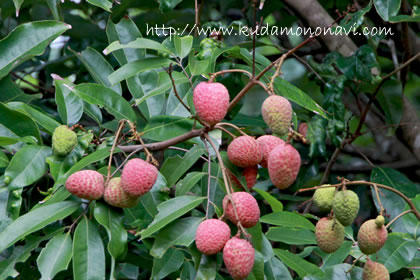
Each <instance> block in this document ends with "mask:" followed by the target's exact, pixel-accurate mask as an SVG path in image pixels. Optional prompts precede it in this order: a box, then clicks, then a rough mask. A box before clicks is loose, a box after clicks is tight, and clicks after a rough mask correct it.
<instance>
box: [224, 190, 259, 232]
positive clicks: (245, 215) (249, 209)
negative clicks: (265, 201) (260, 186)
mask: <svg viewBox="0 0 420 280" xmlns="http://www.w3.org/2000/svg"><path fill="white" fill-rule="evenodd" d="M231 195H232V200H233V203H234V204H235V208H236V212H237V214H238V217H239V221H240V222H241V224H242V226H243V227H245V228H249V227H253V226H255V225H256V224H257V223H258V220H259V219H260V208H259V207H258V203H257V200H256V199H255V198H254V197H253V196H252V195H251V194H249V193H247V192H235V193H232V194H231ZM223 209H224V211H225V215H226V217H227V218H228V219H229V220H230V221H231V222H232V223H234V224H235V225H236V224H238V219H236V215H235V211H234V209H233V206H232V203H231V202H230V200H229V195H226V196H225V198H224V199H223Z"/></svg>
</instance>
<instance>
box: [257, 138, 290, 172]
mask: <svg viewBox="0 0 420 280" xmlns="http://www.w3.org/2000/svg"><path fill="white" fill-rule="evenodd" d="M257 143H258V145H259V146H260V147H261V150H262V152H263V159H262V160H261V162H260V165H261V166H262V167H264V168H267V166H268V164H267V161H268V157H269V155H270V152H271V151H272V150H273V149H274V148H275V147H276V146H277V145H285V144H286V143H285V142H284V141H283V140H282V139H280V138H278V137H276V136H273V135H263V136H260V137H258V138H257Z"/></svg>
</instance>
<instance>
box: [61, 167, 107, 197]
mask: <svg viewBox="0 0 420 280" xmlns="http://www.w3.org/2000/svg"><path fill="white" fill-rule="evenodd" d="M66 189H67V190H68V191H69V192H70V193H72V194H74V195H75V196H77V197H80V198H84V199H88V200H97V199H100V198H101V197H102V195H103V194H104V177H103V176H102V174H101V173H99V172H97V171H94V170H81V171H77V172H75V173H73V174H71V175H70V176H69V177H68V178H67V181H66Z"/></svg>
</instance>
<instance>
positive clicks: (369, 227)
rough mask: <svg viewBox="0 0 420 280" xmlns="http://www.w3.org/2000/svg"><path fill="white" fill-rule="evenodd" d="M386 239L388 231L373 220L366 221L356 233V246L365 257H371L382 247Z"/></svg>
mask: <svg viewBox="0 0 420 280" xmlns="http://www.w3.org/2000/svg"><path fill="white" fill-rule="evenodd" d="M387 237H388V231H387V230H386V228H385V226H384V225H383V224H382V225H380V226H378V225H377V224H376V223H375V219H371V220H368V221H366V222H364V223H363V224H362V226H361V227H360V229H359V232H358V233H357V244H358V245H359V248H360V251H362V252H363V253H364V254H366V255H371V254H374V253H376V252H377V251H379V250H380V249H381V248H382V246H384V244H385V242H386V239H387Z"/></svg>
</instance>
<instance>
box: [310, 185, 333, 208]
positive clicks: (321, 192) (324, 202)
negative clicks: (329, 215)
mask: <svg viewBox="0 0 420 280" xmlns="http://www.w3.org/2000/svg"><path fill="white" fill-rule="evenodd" d="M334 194H335V188H334V187H331V188H320V189H317V190H316V191H315V193H314V203H315V205H316V206H317V207H318V208H319V210H321V211H324V212H328V211H331V209H332V201H333V198H334Z"/></svg>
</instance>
